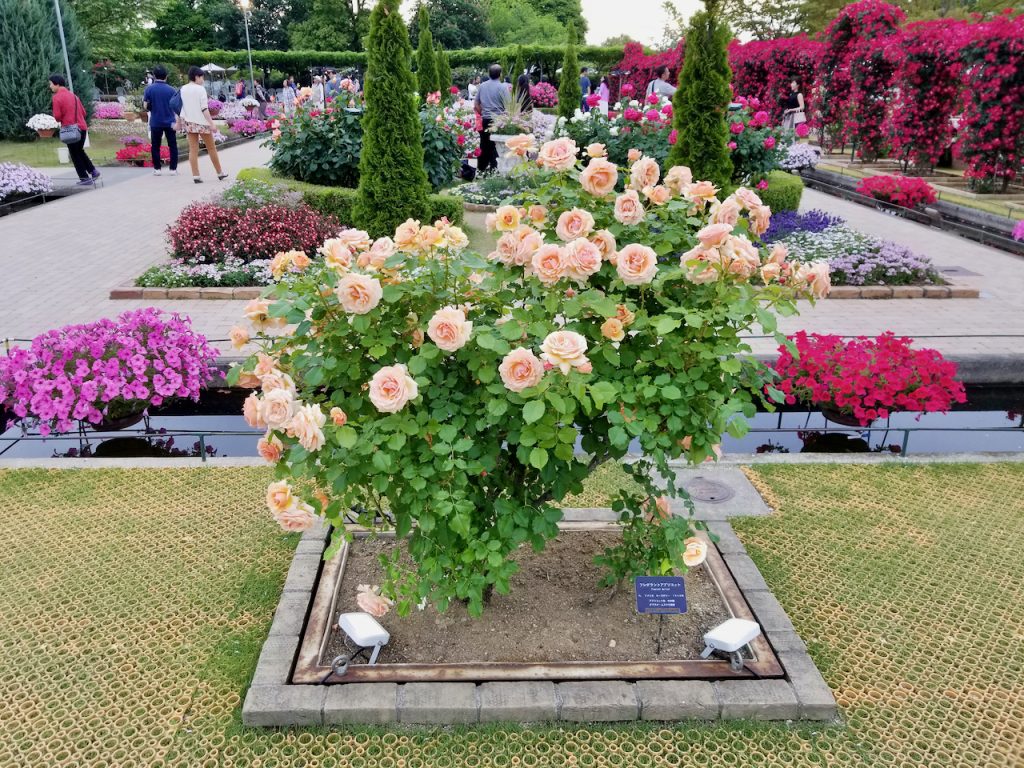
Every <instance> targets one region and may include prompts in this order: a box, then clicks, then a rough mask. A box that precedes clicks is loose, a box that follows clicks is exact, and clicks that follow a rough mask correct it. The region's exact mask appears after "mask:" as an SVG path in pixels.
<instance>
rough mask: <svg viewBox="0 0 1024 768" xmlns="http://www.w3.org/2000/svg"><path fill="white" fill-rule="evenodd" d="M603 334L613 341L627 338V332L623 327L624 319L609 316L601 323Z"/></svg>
mask: <svg viewBox="0 0 1024 768" xmlns="http://www.w3.org/2000/svg"><path fill="white" fill-rule="evenodd" d="M601 335H602V336H604V337H605V338H606V339H610V340H611V341H622V340H623V339H624V338H626V332H625V331H624V330H623V328H622V321H621V320H619V319H618V318H617V317H609V318H608V319H607V320H605V321H604V322H603V323H602V324H601Z"/></svg>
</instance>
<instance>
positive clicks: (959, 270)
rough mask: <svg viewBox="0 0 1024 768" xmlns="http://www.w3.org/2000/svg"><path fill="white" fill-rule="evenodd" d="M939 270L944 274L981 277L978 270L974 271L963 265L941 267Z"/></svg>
mask: <svg viewBox="0 0 1024 768" xmlns="http://www.w3.org/2000/svg"><path fill="white" fill-rule="evenodd" d="M938 269H939V272H941V273H942V274H944V275H955V276H959V277H981V275H979V274H978V273H977V272H972V271H971V270H969V269H964V268H963V267H939V268H938Z"/></svg>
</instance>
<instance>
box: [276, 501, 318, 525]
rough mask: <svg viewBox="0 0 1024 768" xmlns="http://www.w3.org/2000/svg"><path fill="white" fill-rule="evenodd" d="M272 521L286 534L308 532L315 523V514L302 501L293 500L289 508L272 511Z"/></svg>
mask: <svg viewBox="0 0 1024 768" xmlns="http://www.w3.org/2000/svg"><path fill="white" fill-rule="evenodd" d="M273 515H274V519H275V520H276V521H277V524H278V525H280V526H281V528H282V530H284V531H287V532H288V533H300V532H301V531H308V530H309V529H310V528H312V527H313V523H315V522H316V512H314V511H313V508H312V507H311V506H309V504H307V503H306V502H304V501H299V500H298V499H293V500H292V503H291V505H290V506H288V507H287V508H285V509H281V510H274V511H273Z"/></svg>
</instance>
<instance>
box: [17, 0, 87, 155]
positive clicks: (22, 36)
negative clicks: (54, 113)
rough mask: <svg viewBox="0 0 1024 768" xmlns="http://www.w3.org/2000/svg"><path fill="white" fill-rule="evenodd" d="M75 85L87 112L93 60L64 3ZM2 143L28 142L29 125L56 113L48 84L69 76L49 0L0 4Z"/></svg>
mask: <svg viewBox="0 0 1024 768" xmlns="http://www.w3.org/2000/svg"><path fill="white" fill-rule="evenodd" d="M60 10H61V15H62V16H63V18H64V37H65V39H66V40H67V46H68V59H69V60H70V62H71V85H72V86H73V87H74V90H75V93H77V94H78V95H79V96H80V97H81V99H82V101H83V102H84V103H85V105H86V109H87V110H88V109H89V108H90V105H91V104H92V95H93V90H94V85H93V79H92V60H91V56H90V52H89V45H88V43H87V42H86V39H85V34H84V32H83V31H82V27H81V26H80V25H79V23H78V17H77V16H76V15H75V12H74V10H73V9H72V8H71V6H69V5H68V4H67V3H66V2H65V0H60ZM0 40H3V41H4V44H3V45H2V46H0V94H3V98H0V138H28V136H29V135H30V134H29V132H28V129H26V128H25V122H26V121H27V120H28V119H29V118H30V117H32V115H35V114H38V113H41V112H45V113H47V114H48V113H49V112H50V108H51V101H50V91H49V90H48V89H47V87H46V79H47V78H48V77H49V76H50V75H51V74H54V73H59V74H64V58H63V56H62V55H61V47H60V33H59V31H58V29H57V17H56V14H55V13H54V12H53V4H52V3H51V2H50V1H49V0H0Z"/></svg>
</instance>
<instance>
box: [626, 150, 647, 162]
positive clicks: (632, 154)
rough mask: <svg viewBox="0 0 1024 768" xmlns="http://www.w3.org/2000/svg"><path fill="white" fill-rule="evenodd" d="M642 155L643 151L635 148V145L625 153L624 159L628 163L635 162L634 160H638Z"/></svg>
mask: <svg viewBox="0 0 1024 768" xmlns="http://www.w3.org/2000/svg"><path fill="white" fill-rule="evenodd" d="M643 156H644V153H643V152H641V151H640V150H639V149H637V148H636V147H633V148H631V149H630V150H629V152H627V153H626V160H627V161H628V162H629V163H635V162H636V161H637V160H639V159H640V158H641V157H643Z"/></svg>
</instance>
